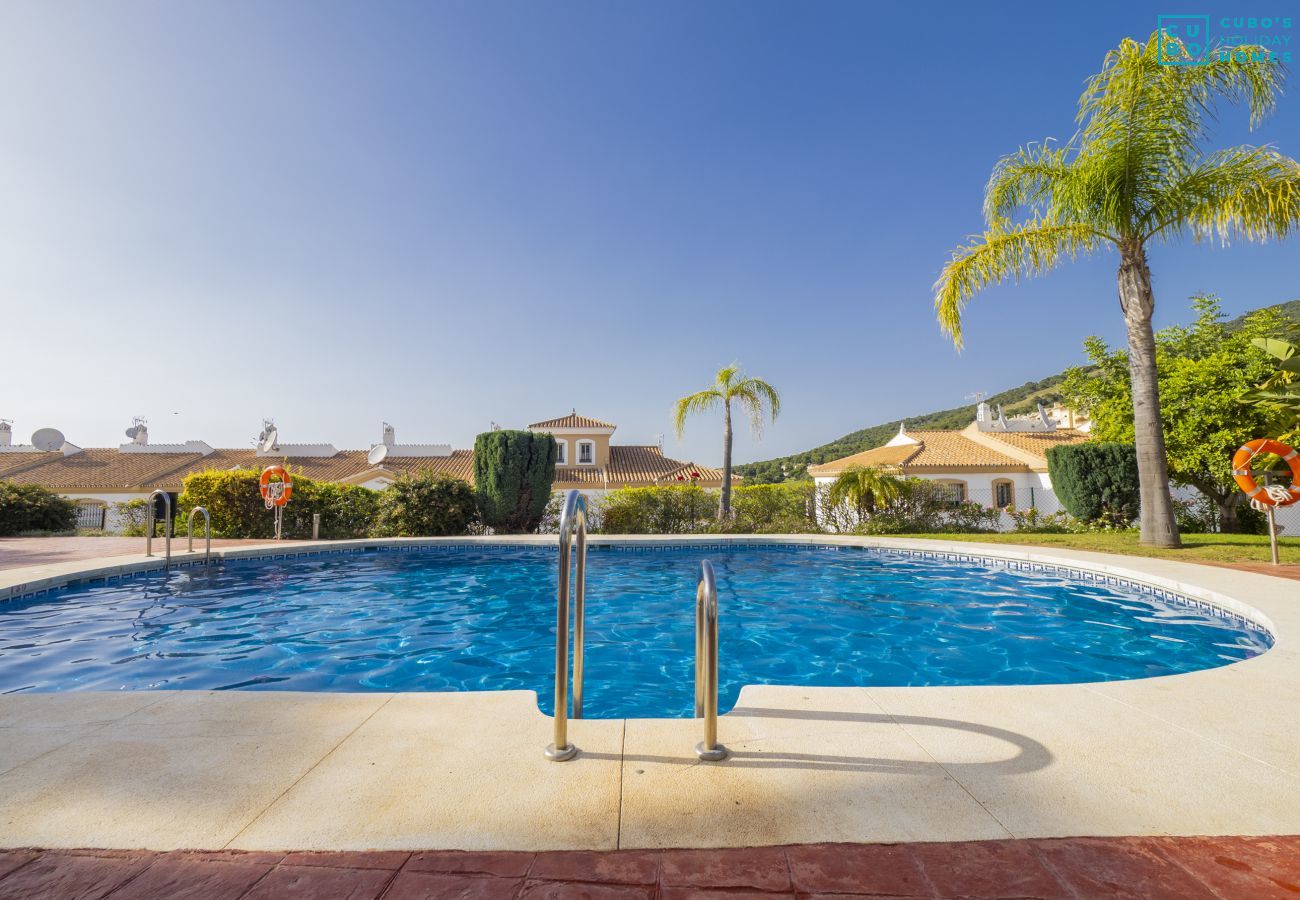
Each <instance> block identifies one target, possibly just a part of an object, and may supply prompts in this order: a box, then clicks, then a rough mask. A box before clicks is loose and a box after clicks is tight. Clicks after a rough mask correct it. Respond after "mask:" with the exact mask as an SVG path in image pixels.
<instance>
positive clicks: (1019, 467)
mask: <svg viewBox="0 0 1300 900" xmlns="http://www.w3.org/2000/svg"><path fill="white" fill-rule="evenodd" d="M907 434H908V437H911V438H915V439H916V440H918V441H920V443H919V444H900V445H897V446H894V447H876V448H875V449H873V450H866V451H863V452H862V453H855V454H853V455H852V456H846V457H843V458H842V459H835V460H831V461H830V462H826V463H822V464H821V465H818V466H809V467H808V473H809V474H810V475H813V476H821V477H826V476H832V475H838V474H840V473H841V472H843V471H844V470H845V469H849V468H853V467H854V466H862V467H867V466H879V467H882V468H890V469H896V470H898V471H899V472H901V473H902V474H904V475H906V474H908V473H909V472H915V471H919V470H922V469H971V468H980V469H1005V470H1007V471H1013V470H1014V471H1019V472H1025V471H1029V470H1030V468H1031V467H1030V465H1029V463H1027V462H1026V461H1025V460H1024V459H1023V458H1019V457H1016V456H1012V455H1010V454H1007V453H1000V452H998V450H997V449H996V447H990V446H986V445H985V444H982V443H980V442H979V441H975V440H971V438H969V437H967V436H966V435H965V434H964V433H962V432H960V431H911V432H908V433H907ZM980 436H981V437H987V438H994V439H995V440H996V441H1000V442H1002V443H1005V444H1006V445H1007V446H1008V447H1009V448H1015V449H1016V450H1018V451H1020V453H1022V454H1023V453H1030V454H1033V455H1034V456H1036V457H1038V458H1040V459H1042V460H1043V461H1044V462H1043V464H1044V465H1045V464H1046V454H1047V451H1048V449H1050V448H1051V447H1058V446H1060V445H1062V444H1080V443H1083V442H1084V441H1086V440H1088V435H1086V434H1083V433H1082V432H1079V431H1074V430H1072V429H1062V430H1059V431H1047V432H1035V431H1007V432H991V431H986V432H980ZM1035 468H1036V467H1035Z"/></svg>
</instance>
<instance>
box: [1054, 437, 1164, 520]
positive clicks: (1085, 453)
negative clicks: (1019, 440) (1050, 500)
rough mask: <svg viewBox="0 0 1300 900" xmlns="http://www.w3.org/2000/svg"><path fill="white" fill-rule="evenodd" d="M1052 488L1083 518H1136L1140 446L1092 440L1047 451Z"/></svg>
mask: <svg viewBox="0 0 1300 900" xmlns="http://www.w3.org/2000/svg"><path fill="white" fill-rule="evenodd" d="M1047 470H1048V472H1049V473H1050V474H1051V476H1052V488H1053V489H1054V490H1055V491H1056V496H1057V497H1059V498H1060V500H1061V503H1062V505H1064V506H1065V509H1066V511H1067V512H1069V514H1070V515H1072V516H1074V517H1075V518H1076V519H1080V520H1082V521H1084V522H1096V521H1098V520H1102V519H1104V520H1107V521H1109V522H1111V523H1112V524H1115V525H1127V524H1128V523H1130V522H1132V521H1133V520H1134V519H1136V518H1137V515H1138V506H1139V503H1140V500H1141V493H1140V489H1139V487H1138V467H1137V450H1136V448H1135V447H1134V446H1133V445H1132V444H1117V443H1108V442H1104V441H1089V442H1088V443H1086V444H1067V445H1065V446H1061V447H1053V448H1051V449H1050V450H1048V451H1047Z"/></svg>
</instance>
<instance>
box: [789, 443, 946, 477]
mask: <svg viewBox="0 0 1300 900" xmlns="http://www.w3.org/2000/svg"><path fill="white" fill-rule="evenodd" d="M920 449H921V445H920V444H899V445H898V446H895V447H876V448H874V449H872V450H863V451H862V452H861V453H854V454H853V455H852V456H843V457H841V458H839V459H832V460H830V461H829V462H824V463H822V464H821V465H814V466H809V467H808V474H809V475H812V476H818V475H838V474H840V473H841V472H843V471H844V470H846V469H852V468H863V469H867V468H878V467H891V466H897V465H899V464H900V463H902V462H903V461H904V460H906V459H907V458H908V457H910V456H913V455H914V454H916V453H917V452H919V451H920Z"/></svg>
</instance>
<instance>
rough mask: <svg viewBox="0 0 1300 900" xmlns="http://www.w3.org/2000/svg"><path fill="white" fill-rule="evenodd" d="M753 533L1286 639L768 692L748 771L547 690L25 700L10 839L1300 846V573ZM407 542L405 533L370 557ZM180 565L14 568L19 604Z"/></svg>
mask: <svg viewBox="0 0 1300 900" xmlns="http://www.w3.org/2000/svg"><path fill="white" fill-rule="evenodd" d="M596 540H598V539H594V538H593V541H596ZM622 540H623V539H620V542H621V541H622ZM643 540H646V539H643ZM648 540H649V542H651V543H662V542H664V541H663V539H662V538H659V539H648ZM735 540H738V541H742V542H745V543H755V542H763V541H769V540H770V541H775V542H779V543H811V544H819V545H832V544H859V545H866V546H895V547H905V548H909V549H922V550H924V549H933V550H937V551H939V552H943V553H960V554H978V555H981V556H990V557H1001V558H1009V559H1017V560H1026V561H1037V562H1049V563H1054V564H1064V565H1070V566H1074V567H1077V568H1080V569H1085V570H1090V571H1099V572H1106V573H1111V574H1114V573H1123V574H1124V575H1126V577H1129V578H1134V579H1138V580H1142V581H1144V582H1146V583H1148V584H1152V585H1155V586H1158V587H1165V588H1176V589H1178V590H1180V591H1182V592H1184V593H1187V594H1188V595H1190V596H1193V597H1197V598H1200V599H1207V600H1210V601H1211V602H1215V603H1218V604H1222V605H1224V606H1225V607H1227V608H1228V609H1230V610H1232V611H1234V612H1237V613H1239V614H1246V615H1248V616H1249V617H1250V618H1252V619H1254V620H1255V621H1257V622H1260V623H1261V624H1263V625H1265V626H1266V627H1268V629H1269V630H1270V631H1272V632H1273V634H1274V636H1275V639H1276V643H1275V645H1274V647H1273V648H1272V649H1271V650H1270V651H1269V652H1267V653H1265V654H1263V655H1261V656H1259V657H1256V658H1254V659H1251V660H1247V661H1244V662H1240V663H1235V664H1232V665H1229V666H1225V667H1222V668H1218V669H1212V670H1206V671H1202V672H1195V673H1191V674H1187V675H1175V676H1165V677H1160V678H1150V679H1142V680H1136V681H1126V682H1107V683H1099V684H1076V685H1049V686H1020V687H934V688H799V687H779V686H750V687H747V688H745V689H744V691H743V692H742V694H741V696H740V699H739V701H738V704H737V706H736V708H735V709H734V710H732V711H731V712H730V713H728V714H726V715H724V716H723V717H721V719H720V721H719V731H720V735H719V736H720V739H721V741H722V742H723V743H724V744H726V745H727V746H728V747H729V748H730V749H731V751H732V755H731V757H730V758H729V759H727V760H725V761H724V762H721V763H701V762H700V761H698V760H697V759H696V758H695V757H694V755H693V753H692V747H693V746H694V744H695V743H696V742H697V741H698V740H699V739H700V725H699V723H698V722H696V721H693V720H652V719H627V720H623V719H616V720H593V719H589V720H578V721H572V722H571V723H570V737H571V739H572V740H573V742H574V743H576V744H577V745H578V747H579V748H581V753H580V755H579V756H578V757H577V758H576V759H574V760H572V761H570V762H566V763H552V762H548V761H547V760H545V759H544V758H543V756H542V752H541V751H542V748H543V747H544V746H545V745H546V744H547V743H548V742H549V741H550V730H551V719H550V718H549V717H547V716H544V715H542V713H541V712H540V711H539V710H538V709H537V705H536V701H535V698H534V696H533V694H532V693H531V692H522V691H520V692H500V693H456V694H417V693H410V694H319V693H318V694H301V693H274V692H250V693H239V692H137V693H96V692H85V693H66V694H33V695H7V696H2V697H0V847H28V846H42V847H51V848H76V847H101V848H131V849H150V850H170V849H179V848H201V849H207V850H217V849H244V850H267V851H285V850H429V849H444V848H447V849H469V850H524V851H535V850H605V849H615V848H665V847H741V846H758V845H778V844H795V843H819V842H839V841H852V842H896V841H968V840H990V839H1005V838H1011V837H1016V838H1021V837H1033V838H1049V837H1062V836H1077V835H1092V836H1115V835H1272V834H1292V833H1297V832H1300V640H1298V639H1297V638H1296V635H1298V634H1300V584H1297V583H1295V582H1293V581H1288V580H1282V579H1275V578H1271V577H1268V576H1265V575H1258V574H1253V573H1248V572H1240V571H1234V570H1230V569H1223V568H1214V567H1209V566H1201V565H1193V564H1188V563H1179V562H1170V561H1168V560H1157V559H1146V558H1134V557H1117V556H1110V555H1105V554H1096V553H1086V552H1081V551H1066V550H1051V551H1047V552H1044V551H1042V550H1040V549H1038V548H1027V547H1024V548H1017V547H1010V546H1005V545H979V544H962V545H961V546H960V547H954V546H953V545H952V544H949V543H945V542H936V541H903V540H889V541H886V540H877V539H867V538H836V537H829V536H796V537H786V536H780V537H775V538H774V537H763V538H755V537H737V538H735ZM456 542H459V543H474V542H480V541H463V540H462V541H456ZM504 542H506V543H532V542H535V543H545V544H549V545H553V543H554V538H553V537H552V538H536V539H532V540H524V541H521V540H520V539H518V538H510V539H507V540H505V541H504ZM726 542H727V539H724V538H719V537H717V536H707V537H702V538H699V539H691V538H674V539H673V540H672V543H702V544H706V545H709V546H713V545H718V544H723V543H726ZM383 543H394V542H388V541H385V542H380V541H366V542H358V544H364V545H367V546H370V545H376V544H383ZM327 546H329V547H330V548H331V549H334V548H339V547H343V546H347V543H346V542H335V543H332V544H329V545H327ZM277 549H278V550H279V551H281V552H282V551H290V552H301V551H304V550H306V549H308V545H303V544H299V545H295V546H293V547H291V548H290V547H282V548H277ZM265 552H266V551H265V549H262V550H258V549H256V548H242V547H241V548H238V549H231V550H226V551H222V552H221V554H220V555H226V556H230V557H239V556H250V555H264V554H265ZM214 555H218V554H217V552H216V551H214ZM191 558H192V557H189V556H188V555H186V554H177V555H176V557H175V560H176V561H178V562H185V561H189V560H190V559H191ZM157 564H158V560H156V559H155V560H147V559H145V558H143V557H117V558H113V559H110V560H102V561H97V562H94V563H87V562H81V563H66V564H58V565H52V566H40V567H32V568H27V569H15V570H11V571H6V572H0V599H3V598H4V597H6V596H8V595H9V594H23V593H27V592H30V591H33V590H41V589H45V588H48V587H50V586H52V585H56V584H59V583H66V582H67V581H68V580H69V579H70V578H87V577H96V576H103V575H104V574H107V573H111V572H115V571H132V570H141V569H144V568H148V567H153V566H156V565H157ZM18 586H21V588H19V587H18ZM684 602H689V598H684ZM725 614H726V613H725V609H724V610H723V611H722V615H723V617H724V626H723V627H725ZM723 664H724V665H725V660H724V661H723Z"/></svg>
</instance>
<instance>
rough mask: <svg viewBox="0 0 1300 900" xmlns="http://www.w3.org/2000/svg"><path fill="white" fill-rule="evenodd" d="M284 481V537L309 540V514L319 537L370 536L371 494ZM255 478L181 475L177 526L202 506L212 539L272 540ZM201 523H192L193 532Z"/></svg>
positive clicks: (249, 474) (375, 500) (374, 502)
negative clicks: (316, 519)
mask: <svg viewBox="0 0 1300 900" xmlns="http://www.w3.org/2000/svg"><path fill="white" fill-rule="evenodd" d="M290 477H291V478H292V479H293V497H292V498H291V499H290V500H289V503H288V505H287V506H286V507H285V508H284V531H283V536H284V537H286V538H309V537H311V524H312V514H313V513H320V516H321V529H320V536H321V537H322V538H326V539H331V540H333V539H341V538H361V537H367V536H368V535H369V534H370V528H371V525H372V524H373V522H374V519H375V512H376V509H377V507H378V504H379V497H378V496H377V495H376V494H375V492H374V491H371V490H369V489H368V488H363V487H358V486H357V485H352V484H337V483H334V482H327V481H312V480H311V479H310V478H304V477H302V476H301V475H294V474H293V473H290ZM260 478H261V472H259V471H256V470H253V469H233V470H228V471H208V472H195V473H193V474H190V475H187V476H186V478H185V482H184V488H183V490H182V491H181V496H180V504H179V506H180V514H179V515H178V517H177V522H178V525H179V526H180V527H181V528H183V527H184V524H185V521H186V519H187V517H188V516H189V513H190V510H191V509H193V508H194V507H196V506H203V507H206V508H207V510H208V514H209V515H210V516H212V534H213V535H214V536H220V537H228V538H260V539H270V538H273V537H275V514H274V513H273V512H272V511H271V510H269V509H267V508H266V504H265V503H264V502H263V500H262V495H261V492H260V490H259V489H258V481H259V479H260ZM201 524H202V523H201V521H200V520H195V523H194V525H195V527H196V528H199V527H201Z"/></svg>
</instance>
